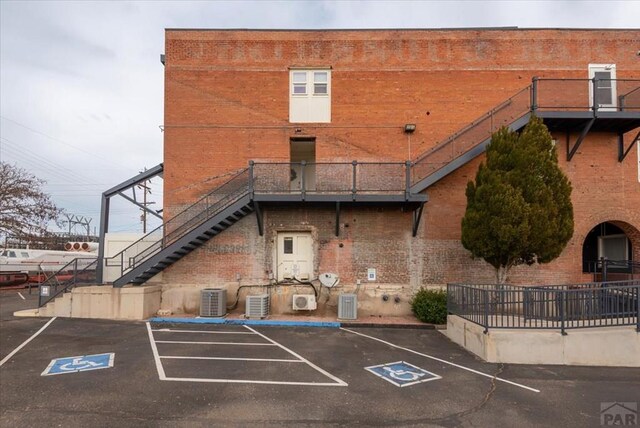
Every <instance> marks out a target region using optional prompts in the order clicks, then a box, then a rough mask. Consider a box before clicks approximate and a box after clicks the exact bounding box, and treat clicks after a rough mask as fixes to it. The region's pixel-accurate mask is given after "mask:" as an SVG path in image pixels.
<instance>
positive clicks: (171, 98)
mask: <svg viewBox="0 0 640 428" xmlns="http://www.w3.org/2000/svg"><path fill="white" fill-rule="evenodd" d="M638 46H640V31H634V30H481V31H476V30H449V31H444V30H443V31H439V30H438V31H435V30H424V31H422V30H412V31H392V30H388V31H387V30H385V31H184V30H167V32H166V51H165V53H166V66H165V68H166V70H165V134H164V135H165V149H164V150H165V153H164V156H165V158H164V166H165V174H164V182H165V190H164V195H165V196H164V197H165V201H164V204H165V213H166V215H171V214H172V213H174V212H176V210H177V209H179V208H180V207H183V206H184V205H185V204H188V203H189V202H192V201H193V200H194V199H195V198H197V197H199V196H201V195H202V194H204V193H206V192H207V191H208V190H211V189H212V188H213V187H214V186H215V185H216V184H217V183H220V182H222V181H224V180H225V179H226V178H228V177H229V174H230V173H232V172H234V171H237V170H239V169H242V168H245V167H246V166H247V164H248V162H249V160H255V161H261V160H262V161H285V162H286V161H288V160H289V139H290V138H291V137H293V136H300V135H307V136H313V137H315V138H316V158H317V161H351V160H354V159H357V160H358V161H382V160H384V161H399V162H400V161H404V160H406V159H409V158H415V157H416V156H417V155H418V154H419V153H421V152H422V151H424V150H426V149H428V148H429V147H432V146H433V145H435V144H437V142H438V141H440V140H442V139H444V138H446V137H448V136H449V135H451V134H452V133H453V132H455V131H456V130H457V129H459V128H460V127H462V126H464V125H466V124H467V123H469V122H470V121H472V120H474V119H476V118H477V117H479V116H480V115H482V114H483V113H485V112H486V111H487V110H489V109H490V108H492V107H493V106H495V105H497V104H499V103H500V102H502V101H503V100H505V99H506V98H508V97H509V96H511V95H513V94H514V93H516V92H517V91H519V90H520V89H522V88H524V87H526V86H527V85H529V84H530V82H531V78H532V77H533V76H539V77H574V78H587V77H588V76H587V65H588V64H589V63H615V64H616V65H617V77H618V78H620V79H622V78H640V59H639V58H638V57H637V56H636V52H637V48H638ZM291 66H305V67H314V66H331V67H332V94H331V97H332V121H331V123H329V124H291V123H289V122H288V112H289V108H288V106H289V104H288V102H289V101H288V100H289V95H288V91H289V89H288V85H289V73H288V68H289V67H291ZM405 123H415V124H416V125H417V129H416V132H415V133H413V134H411V135H410V136H409V135H407V134H405V133H404V132H403V127H404V124H405ZM296 129H298V131H297V132H296ZM634 135H635V134H634ZM554 137H555V138H557V140H558V145H557V148H558V150H559V153H560V155H559V158H560V163H561V166H562V168H563V169H564V170H565V172H566V173H567V175H568V176H569V178H570V180H571V182H572V185H573V189H574V191H573V203H574V209H575V234H574V237H573V239H572V240H571V242H570V243H569V245H568V246H567V248H566V249H565V251H564V252H563V254H562V255H561V256H560V257H559V258H558V259H557V260H556V261H554V262H552V263H550V264H548V265H545V266H540V267H538V266H535V267H520V268H517V269H515V270H514V271H513V273H512V275H511V278H510V279H511V280H512V281H513V282H554V283H559V282H567V281H576V280H585V279H588V277H586V276H585V275H583V274H582V272H581V266H582V265H581V249H582V242H583V241H584V238H585V236H586V234H587V233H588V232H589V230H591V228H593V227H594V226H595V225H597V224H598V223H600V222H603V221H617V222H620V224H621V225H623V226H624V227H626V229H624V230H626V231H628V235H629V236H631V238H632V244H633V247H634V254H635V257H636V258H637V259H640V257H639V256H640V254H639V252H640V241H639V234H638V232H637V230H638V229H640V208H638V207H640V184H639V183H638V163H637V160H636V156H635V149H634V153H631V154H630V155H629V156H628V158H627V159H626V160H625V161H624V162H622V163H619V162H617V141H616V138H617V136H616V135H615V134H606V133H600V134H598V133H591V134H589V135H588V137H587V138H586V140H585V141H584V142H583V144H582V146H581V147H580V150H579V151H578V152H577V153H576V155H575V156H574V158H573V160H572V161H571V162H566V160H565V159H566V156H565V152H566V142H565V138H566V136H565V135H555V136H554ZM576 138H577V134H573V135H571V141H572V143H573V142H574V141H575V139H576ZM630 138H631V135H628V136H627V142H628V141H629V140H630ZM480 161H481V159H476V160H475V161H473V162H471V163H469V164H467V165H466V166H464V167H462V168H460V169H459V170H457V171H456V172H454V173H453V174H451V175H449V176H448V177H446V178H444V179H443V180H441V181H440V182H438V183H437V184H435V185H434V186H432V187H431V188H429V189H428V191H427V193H428V195H429V197H430V201H429V202H428V204H427V206H426V210H425V214H424V216H423V221H422V224H421V227H420V230H419V235H418V237H416V238H412V237H411V213H409V212H402V211H401V207H399V206H396V207H390V206H387V207H367V208H358V207H347V208H343V213H342V220H341V226H340V227H341V234H340V237H335V236H334V227H335V225H334V221H335V211H334V210H333V208H332V207H326V206H325V207H323V206H317V205H305V206H278V207H266V208H265V230H266V232H265V236H264V237H260V236H258V233H257V226H256V222H255V217H254V216H250V217H248V218H245V219H244V220H242V221H241V222H240V223H238V224H236V225H235V226H234V227H232V228H231V229H229V230H227V231H225V232H224V233H222V234H221V235H219V236H217V237H216V238H214V239H213V240H212V241H210V242H209V243H208V244H207V245H206V247H204V248H202V249H200V250H197V251H195V252H194V253H192V254H190V255H189V256H187V257H186V258H185V259H183V260H181V261H180V262H179V263H178V264H176V265H175V266H173V267H171V268H170V269H169V270H168V271H167V272H166V274H165V281H168V282H171V281H178V282H181V283H190V284H200V285H202V284H215V283H224V282H228V281H233V280H235V279H236V276H237V275H238V274H239V275H240V276H241V278H242V281H243V282H244V281H247V282H251V281H265V280H267V279H268V277H269V271H270V270H272V269H273V261H272V257H273V242H272V241H273V239H274V235H273V234H274V233H275V232H276V231H277V230H287V229H290V230H296V229H298V228H303V229H304V228H307V229H308V230H311V231H312V232H313V234H314V237H315V238H316V247H315V251H316V269H317V272H325V271H329V272H336V273H338V274H339V275H340V276H341V278H342V281H345V282H354V281H355V280H357V279H364V275H365V274H366V268H367V267H377V268H378V272H379V282H380V283H398V284H409V285H411V286H412V287H417V286H420V285H423V284H443V283H446V282H451V281H482V282H489V281H492V280H493V272H492V270H491V269H490V268H488V266H487V265H486V263H484V262H483V261H480V260H472V259H471V258H470V256H469V253H468V252H466V251H465V250H464V249H463V248H462V246H461V244H460V221H461V218H462V215H463V214H464V209H465V205H466V199H465V195H464V189H465V186H466V183H467V181H468V180H470V179H472V178H473V177H474V176H475V172H476V170H477V167H478V165H479V163H480ZM340 245H342V246H340Z"/></svg>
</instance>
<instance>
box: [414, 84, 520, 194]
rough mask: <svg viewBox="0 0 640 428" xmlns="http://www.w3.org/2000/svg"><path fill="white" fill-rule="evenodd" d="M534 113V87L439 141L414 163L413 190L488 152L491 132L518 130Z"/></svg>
mask: <svg viewBox="0 0 640 428" xmlns="http://www.w3.org/2000/svg"><path fill="white" fill-rule="evenodd" d="M530 116H531V86H527V87H526V88H524V89H522V90H520V91H519V92H518V93H517V94H515V95H514V96H512V97H510V98H509V99H507V100H506V101H504V102H502V103H500V104H499V105H497V106H496V107H494V108H492V109H491V110H489V111H488V112H487V113H485V114H484V115H482V116H481V117H480V118H478V119H476V120H475V121H473V122H471V123H470V124H469V125H467V126H465V127H464V128H462V129H460V130H459V131H457V132H455V133H454V134H452V135H451V136H449V137H448V138H447V139H446V140H443V141H442V142H440V143H438V144H436V145H435V146H434V147H433V148H431V149H429V150H428V151H426V152H425V153H423V154H422V155H420V156H418V158H417V159H416V160H415V161H414V162H413V164H412V167H411V193H420V192H422V191H423V190H425V189H426V188H427V187H429V186H431V185H432V184H434V183H436V182H437V181H439V180H441V179H442V178H443V177H445V176H447V175H448V174H450V173H452V172H453V171H455V170H456V169H458V168H460V167H461V166H463V165H464V164H466V163H468V162H470V161H471V160H473V159H475V158H476V157H478V156H480V155H481V154H482V153H484V152H485V150H486V149H487V146H488V145H489V143H490V142H491V134H493V133H494V132H496V131H497V130H498V129H499V128H500V127H501V126H507V127H509V128H510V129H511V130H514V131H517V130H519V129H521V128H523V127H524V126H525V125H526V124H527V122H528V121H529V118H530Z"/></svg>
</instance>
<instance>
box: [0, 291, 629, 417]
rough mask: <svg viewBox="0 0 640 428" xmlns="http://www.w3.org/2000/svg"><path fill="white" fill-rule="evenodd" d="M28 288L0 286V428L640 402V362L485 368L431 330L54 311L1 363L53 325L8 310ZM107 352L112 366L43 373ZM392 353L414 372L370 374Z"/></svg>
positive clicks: (485, 412) (519, 412)
mask: <svg viewBox="0 0 640 428" xmlns="http://www.w3.org/2000/svg"><path fill="white" fill-rule="evenodd" d="M23 294H24V293H23ZM25 297H26V298H25V300H22V299H21V298H20V297H19V296H18V295H17V293H16V292H13V291H12V292H9V291H6V292H2V293H0V319H1V322H0V359H3V360H6V361H4V363H3V365H2V366H0V426H3V427H14V426H30V427H32V426H35V427H39V426H64V427H76V426H77V427H84V426H98V427H100V426H119V427H120V426H124V427H126V426H138V427H139V426H190V427H191V426H211V425H213V426H247V425H250V424H251V425H254V424H258V425H260V426H280V425H293V426H311V425H315V426H343V425H364V426H443V427H453V426H482V427H485V426H492V427H515V426H517V427H527V426H567V427H573V426H576V427H578V426H579V427H585V426H594V427H597V426H600V405H601V402H614V401H622V402H632V401H636V402H637V401H640V372H639V371H638V370H637V369H624V368H620V369H616V368H598V367H560V366H522V365H497V364H488V363H484V362H482V361H479V360H477V359H476V358H474V357H473V356H472V355H470V354H468V353H467V352H466V351H464V350H463V349H462V348H460V347H458V346H457V345H455V344H453V343H451V342H450V341H449V340H448V339H446V338H445V337H444V336H443V335H442V334H441V333H440V332H438V331H436V330H404V329H383V328H358V329H355V328H349V329H337V328H308V327H266V326H236V325H234V326H229V325H207V324H167V323H145V322H117V321H103V320H77V319H63V318H57V319H55V320H53V321H52V322H50V324H48V325H47V326H46V328H45V329H44V330H42V331H41V332H40V334H38V335H37V336H36V337H35V338H33V339H32V340H31V341H30V342H29V343H27V344H26V345H25V346H24V347H23V348H21V349H20V350H19V351H18V352H16V353H15V354H14V355H13V356H12V357H11V358H9V359H6V357H7V355H9V354H10V353H11V352H13V351H14V349H15V348H16V347H18V346H20V345H21V344H22V343H23V342H24V341H25V340H27V339H29V338H30V337H31V336H32V335H33V334H34V333H36V332H37V331H38V330H40V329H42V327H43V326H45V325H46V324H47V323H48V322H49V321H50V320H49V319H30V318H20V319H18V318H14V317H13V316H12V315H11V313H13V311H15V310H18V309H25V308H27V307H33V304H34V298H33V297H29V296H26V295H25ZM103 353H105V354H111V353H113V367H110V368H105V369H100V370H90V371H80V372H75V371H71V372H65V373H62V374H59V375H45V376H43V372H44V371H45V370H46V369H47V368H50V367H51V361H52V360H53V359H55V358H62V357H79V356H86V355H96V354H103ZM398 362H404V363H407V365H406V366H405V368H407V367H414V368H415V371H411V370H414V369H410V370H400V369H398V368H397V367H396V368H393V367H392V366H386V367H387V368H384V367H382V368H380V367H378V368H377V369H376V367H377V366H381V365H385V364H387V363H398ZM69 364H71V365H73V364H76V362H74V363H73V364H72V363H68V364H67V365H69ZM63 366H64V365H63ZM77 367H80V366H77ZM366 368H370V369H369V370H367V369H366ZM376 370H377V372H378V374H376V373H375V372H376ZM420 370H421V371H420ZM380 373H381V374H380ZM426 373H428V374H426ZM431 375H433V376H431ZM385 376H386V378H385ZM398 385H404V386H398ZM537 391H539V392H537Z"/></svg>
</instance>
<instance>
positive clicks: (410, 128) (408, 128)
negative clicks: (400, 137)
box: [404, 123, 416, 134]
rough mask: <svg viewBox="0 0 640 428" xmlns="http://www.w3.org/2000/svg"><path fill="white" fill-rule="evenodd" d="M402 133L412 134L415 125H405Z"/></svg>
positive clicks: (414, 130)
mask: <svg viewBox="0 0 640 428" xmlns="http://www.w3.org/2000/svg"><path fill="white" fill-rule="evenodd" d="M404 132H406V133H407V134H411V133H413V132H416V124H415V123H407V124H406V125H405V126H404Z"/></svg>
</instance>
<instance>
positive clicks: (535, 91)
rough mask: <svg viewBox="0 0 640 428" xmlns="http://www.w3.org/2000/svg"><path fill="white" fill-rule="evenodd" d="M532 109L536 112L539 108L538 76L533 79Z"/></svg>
mask: <svg viewBox="0 0 640 428" xmlns="http://www.w3.org/2000/svg"><path fill="white" fill-rule="evenodd" d="M530 102H531V111H532V112H534V113H535V111H536V110H537V109H538V76H533V78H532V79H531V101H530Z"/></svg>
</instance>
